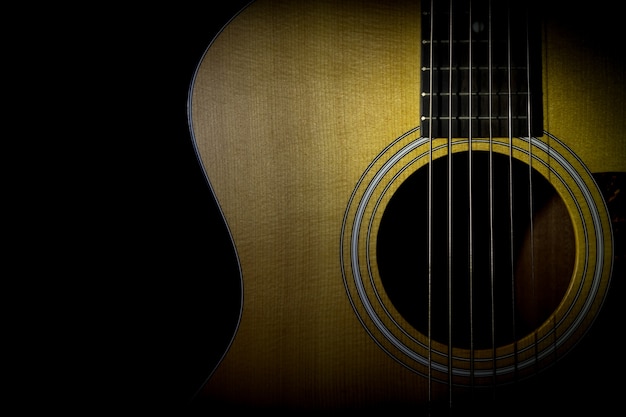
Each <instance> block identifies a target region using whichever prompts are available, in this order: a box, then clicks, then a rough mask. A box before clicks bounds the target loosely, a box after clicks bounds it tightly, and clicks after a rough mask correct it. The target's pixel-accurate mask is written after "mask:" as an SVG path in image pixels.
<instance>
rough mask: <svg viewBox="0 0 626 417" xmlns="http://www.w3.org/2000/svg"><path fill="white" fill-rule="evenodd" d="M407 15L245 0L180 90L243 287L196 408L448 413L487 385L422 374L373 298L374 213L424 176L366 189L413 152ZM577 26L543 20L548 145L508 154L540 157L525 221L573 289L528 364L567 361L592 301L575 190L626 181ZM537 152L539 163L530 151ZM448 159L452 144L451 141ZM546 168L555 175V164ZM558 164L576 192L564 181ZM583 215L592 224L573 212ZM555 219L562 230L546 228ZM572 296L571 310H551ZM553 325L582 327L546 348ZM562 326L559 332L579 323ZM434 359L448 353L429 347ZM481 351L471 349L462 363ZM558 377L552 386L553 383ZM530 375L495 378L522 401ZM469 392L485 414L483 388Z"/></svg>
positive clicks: (394, 4)
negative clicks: (445, 407) (545, 201)
mask: <svg viewBox="0 0 626 417" xmlns="http://www.w3.org/2000/svg"><path fill="white" fill-rule="evenodd" d="M420 12H421V10H420V5H419V2H415V1H400V0H398V1H389V2H379V1H367V0H345V1H331V0H312V1H307V2H294V1H288V0H286V1H285V0H268V1H265V0H259V1H256V2H253V3H251V4H250V5H249V6H247V7H246V8H245V9H243V10H242V11H241V12H240V13H239V14H238V15H237V16H236V17H234V18H233V19H232V20H231V21H230V22H229V23H228V25H226V26H225V27H224V29H223V30H222V31H221V32H220V33H219V35H218V36H217V37H216V38H215V39H214V41H213V42H212V43H211V45H210V46H209V47H208V49H207V51H206V54H205V56H204V57H203V58H202V61H201V62H200V64H199V67H198V70H197V73H196V75H195V78H194V80H193V85H192V89H191V91H190V97H189V118H190V126H191V129H192V132H193V139H194V141H195V145H196V148H197V152H198V155H199V159H200V161H201V164H202V166H203V169H204V170H205V172H206V176H207V177H208V181H209V183H210V187H211V189H212V192H213V193H214V196H215V198H216V200H217V202H218V204H219V206H220V208H221V211H222V213H223V221H224V222H225V223H226V225H227V227H228V229H229V230H230V233H231V236H232V244H233V245H234V249H235V251H236V253H237V257H238V262H239V268H240V269H239V270H240V278H241V281H242V289H243V290H242V294H241V306H242V307H241V313H240V318H239V324H238V326H237V328H236V329H233V338H232V343H231V344H230V345H229V346H228V349H227V350H226V351H225V352H224V356H223V358H222V360H221V361H220V362H219V364H217V366H216V368H215V370H214V371H213V372H212V373H211V375H210V376H209V377H208V379H207V382H206V384H205V385H204V386H203V387H202V388H201V389H200V391H199V393H198V399H200V400H201V399H203V398H204V399H208V400H210V401H214V402H216V403H219V404H225V405H230V406H235V405H237V406H241V407H251V408H256V407H267V408H284V409H300V410H308V409H319V410H332V409H349V408H361V407H373V406H385V405H399V406H405V405H406V406H416V407H419V406H422V405H424V404H427V403H437V402H442V403H447V401H448V399H449V397H450V395H452V396H453V397H454V398H466V397H467V395H469V394H468V392H470V391H471V392H472V395H474V394H473V393H475V392H477V393H478V394H476V395H478V396H479V397H480V395H482V394H480V392H481V391H480V389H477V390H476V389H473V388H476V387H479V386H482V385H485V386H487V387H489V386H490V383H491V382H490V381H492V379H493V378H491V377H490V376H489V372H490V371H489V370H490V369H491V368H490V365H489V364H488V363H487V364H486V365H484V369H483V368H481V366H482V365H480V363H478V362H477V364H476V368H475V369H476V370H477V371H481V369H483V370H482V371H481V372H483V374H481V375H483V376H482V377H479V378H477V379H476V387H474V385H473V383H472V382H471V381H470V380H469V379H468V378H466V377H465V376H463V375H465V374H463V372H462V370H463V369H474V368H469V366H470V365H467V366H468V367H467V368H465V367H464V366H465V365H462V364H456V362H459V363H460V362H462V361H463V359H464V358H469V357H474V356H472V355H473V354H472V353H470V352H469V350H468V349H467V348H463V347H462V348H458V349H457V348H454V349H452V353H453V354H452V356H454V358H455V359H454V360H453V361H452V365H453V367H454V369H458V370H459V376H457V375H456V371H455V372H453V373H452V375H450V374H449V373H448V372H447V371H446V369H447V368H446V367H447V364H448V363H449V361H448V359H446V358H431V360H432V365H431V366H430V367H429V365H428V364H427V363H426V362H424V360H425V359H427V358H428V349H427V347H425V346H428V337H427V332H426V331H425V330H420V329H419V328H415V326H412V325H411V324H410V323H408V321H407V320H405V319H404V317H403V315H402V314H400V313H399V312H398V311H396V310H395V309H394V307H393V306H394V304H393V302H391V301H390V300H389V299H387V295H386V293H385V291H384V290H383V289H381V286H380V285H379V282H380V280H381V278H380V273H379V271H378V269H377V266H376V265H377V262H376V256H377V252H376V239H375V237H376V232H377V230H378V229H379V228H381V226H380V224H381V218H382V217H383V213H384V212H385V206H386V205H387V204H389V201H390V200H391V197H392V196H393V195H394V194H395V193H396V192H398V189H399V188H400V186H401V184H402V182H403V181H404V179H406V177H408V176H409V175H410V174H411V173H413V172H415V171H416V170H417V169H418V168H419V166H424V165H425V164H426V163H425V160H422V162H419V159H418V163H417V164H416V166H415V167H411V168H407V172H406V173H405V174H402V173H401V174H399V176H398V177H397V178H396V177H394V179H391V178H390V179H384V178H383V179H377V177H376V175H377V174H378V173H382V174H384V175H386V176H392V175H396V173H397V172H399V171H402V170H403V169H405V168H406V167H408V166H409V163H408V162H403V160H400V161H398V162H395V163H393V164H392V163H390V161H393V158H392V155H396V154H399V153H401V152H403V150H404V149H408V148H407V146H410V144H411V143H417V141H419V138H420V131H419V129H417V127H418V126H420V116H421V115H422V111H421V110H423V109H420V103H421V97H420V93H421V89H420V83H421V79H420V77H421V71H420V64H419V58H420V56H421V47H422V43H421V41H420V40H421V39H422V32H421V28H420V21H421V14H420ZM580 12H581V16H584V13H585V12H584V11H582V10H581V11H580ZM572 13H573V12H572ZM580 21H581V19H574V18H573V17H571V16H559V15H558V14H555V13H546V20H545V22H544V25H543V26H542V42H543V49H542V69H543V74H542V86H543V99H542V100H543V129H544V130H545V132H546V133H545V134H544V135H543V136H542V137H540V138H538V139H537V141H536V143H527V142H524V141H522V140H520V141H519V142H520V147H521V148H524V146H526V145H528V146H529V147H530V148H533V149H536V152H537V153H538V154H539V153H541V152H544V153H545V155H544V156H542V157H540V159H539V160H538V163H537V166H538V167H539V166H541V167H543V168H541V169H539V168H538V170H539V171H540V172H541V173H542V174H543V176H544V177H545V178H547V181H548V182H550V183H551V184H552V185H553V187H554V188H555V189H556V191H557V194H558V195H559V196H561V197H560V200H562V203H563V204H560V205H558V207H557V208H555V209H554V210H553V211H552V214H548V215H546V216H547V217H541V216H539V215H538V216H537V217H536V219H535V227H536V228H538V227H540V226H541V227H545V228H550V227H557V228H561V227H563V228H565V229H568V230H570V229H571V232H569V235H568V236H570V237H569V238H568V239H566V240H568V241H571V242H572V243H571V244H570V246H571V247H570V248H569V249H566V251H568V253H571V255H568V256H569V258H568V259H570V258H571V262H570V263H571V264H572V266H571V268H570V267H568V268H566V274H569V276H573V278H571V279H570V278H568V279H566V280H565V284H559V285H561V286H562V287H563V288H564V290H563V291H564V292H565V295H564V296H563V297H562V299H563V300H564V301H559V300H561V295H558V300H557V301H556V302H555V303H554V304H551V305H553V307H554V310H555V311H556V312H555V313H554V315H550V314H548V315H547V317H548V318H547V322H552V324H547V325H545V324H543V322H542V323H540V324H539V325H538V326H537V328H538V331H537V332H535V333H534V334H535V336H536V335H537V334H539V336H541V335H544V334H545V335H547V338H548V339H550V338H551V339H550V340H555V341H558V346H557V347H555V348H554V349H551V348H550V349H548V348H546V352H547V353H546V355H547V356H548V357H549V358H548V359H549V360H551V358H555V357H558V358H559V360H560V359H561V357H563V356H564V355H565V353H568V352H569V350H576V346H575V345H577V344H578V342H579V341H580V340H581V339H583V337H584V335H585V334H586V333H587V330H588V328H590V327H591V323H592V322H593V321H594V320H595V316H596V315H597V314H598V312H599V310H600V307H601V305H602V304H603V302H604V299H605V295H606V294H607V293H608V292H609V287H610V285H609V284H610V277H611V272H612V268H613V266H612V257H613V238H612V234H611V225H610V218H609V216H608V214H607V210H606V206H605V205H604V200H603V197H602V196H601V190H599V189H598V187H597V186H596V184H595V183H594V182H593V180H591V178H592V176H591V174H590V173H597V172H624V171H626V158H625V156H626V141H625V140H624V139H623V136H622V135H623V132H625V131H626V117H624V116H625V109H624V102H625V99H626V82H625V81H624V80H625V78H626V77H624V74H625V73H624V68H625V67H624V61H623V58H622V57H620V56H618V54H617V52H615V53H613V54H611V53H606V52H607V50H608V48H606V50H604V49H600V50H598V49H597V48H594V46H593V45H592V44H591V43H590V42H588V41H586V39H587V38H585V36H584V34H581V33H580V31H577V30H576V27H575V26H574V25H575V24H577V23H575V22H580ZM590 26H591V25H586V27H590ZM593 27H595V28H597V26H593ZM597 36H598V37H599V36H600V35H597ZM437 143H438V142H437ZM497 143H499V144H504V143H505V141H504V139H503V140H501V141H497ZM544 144H545V145H546V146H547V148H544ZM425 146H427V141H426V142H423V143H420V144H419V146H417V145H416V147H415V148H414V149H413V148H411V150H410V151H408V150H407V151H406V152H407V154H406V158H408V159H415V158H414V157H413V156H412V155H413V153H412V152H418V150H419V149H420V147H422V148H424V147H425ZM481 146H483V145H479V144H477V145H476V150H481V149H482V148H481ZM503 146H504V145H502V146H500V147H503ZM455 147H457V145H455ZM553 148H554V149H556V154H554V155H553V154H550V153H549V151H547V150H546V149H553ZM424 149H425V148H424ZM498 149H499V148H498ZM463 150H467V142H466V141H465V142H463V141H461V142H459V144H458V152H463ZM483 150H484V149H483ZM453 151H454V152H457V149H456V148H455V149H454V150H453ZM442 152H443V151H442ZM497 152H498V153H501V154H506V151H505V150H497ZM444 153H445V152H444ZM559 155H562V156H564V157H563V159H564V160H565V162H558V161H556V159H557V158H556V157H557V156H559ZM574 155H575V157H574ZM516 158H517V157H516ZM520 158H521V157H520ZM408 159H407V160H408ZM544 162H546V163H545V164H544ZM385 164H387V165H388V166H389V167H390V168H389V172H388V171H386V168H384V166H385ZM418 165H419V166H418ZM570 166H571V167H573V170H574V171H575V172H578V173H580V176H572V175H570V174H567V173H565V174H563V172H569V171H567V169H569V168H567V167H570ZM551 167H553V168H551ZM566 168H567V169H566ZM559 173H560V174H559ZM557 174H558V175H561V179H559V178H557V176H558V175H557ZM403 175H404V176H403ZM567 175H570V177H571V178H569V177H567ZM385 178H386V177H385ZM578 178H579V179H580V181H582V183H583V184H582V185H580V184H579V182H580V181H578ZM577 181H578V182H577ZM577 184H578V185H577ZM577 187H578V188H579V189H580V190H579V189H578V188H577ZM568 189H573V191H571V192H570V191H568ZM587 192H588V193H589V194H590V196H589V197H588V199H587V200H586V201H585V202H583V203H582V204H580V205H577V201H578V200H580V199H583V198H585V197H584V195H583V194H584V193H587ZM577 207H578V208H577ZM580 207H582V208H580ZM589 207H591V208H590V209H588V208H589ZM563 210H565V211H563ZM577 210H579V211H577ZM593 210H596V212H597V214H593V213H592V214H587V212H592V211H593ZM548 211H549V210H548ZM563 213H565V214H567V213H570V217H571V220H569V221H567V220H566V221H565V226H554V224H555V222H558V221H559V219H560V218H562V217H563ZM577 213H580V214H577ZM565 217H566V218H567V216H566V215H565ZM568 225H569V226H568ZM588 229H591V231H589V230H588ZM535 235H536V236H535V239H536V240H537V242H538V243H536V247H535V246H533V250H535V251H537V250H539V249H538V248H540V249H541V253H544V254H545V253H552V254H553V255H554V254H556V255H555V256H556V257H557V259H556V260H555V259H552V258H551V259H552V260H551V263H552V264H557V265H558V263H559V259H561V255H560V254H559V253H560V252H559V250H562V248H560V246H561V244H560V242H561V239H560V238H559V236H558V232H553V233H552V236H553V237H552V238H544V237H540V234H539V233H536V234H535ZM540 239H543V240H541V242H542V243H539V240H540ZM542 245H543V246H542ZM550 251H552V252H550ZM541 256H543V255H541ZM541 256H539V257H541ZM537 262H539V260H538V261H537ZM368 271H369V272H368ZM589 282H591V284H589ZM590 285H591V286H592V287H593V289H591V290H589V286H590ZM538 288H539V287H538ZM541 291H542V292H545V291H547V290H546V289H541ZM537 292H539V290H537ZM581 292H582V293H583V295H582V296H581V297H582V298H581V300H582V301H580V303H581V304H585V305H586V306H579V305H578V304H577V303H578V301H576V300H574V298H571V300H574V301H568V300H570V298H569V297H575V296H576V293H578V294H580V293H581ZM585 292H590V294H587V295H585ZM559 294H560V293H559ZM568 309H569V310H574V312H575V313H576V314H579V315H580V319H581V321H582V322H583V324H581V325H580V327H579V328H578V327H577V328H575V329H574V330H572V332H573V333H574V334H573V335H572V336H571V337H570V336H568V337H567V338H566V337H565V336H563V338H562V339H561V336H560V333H558V330H557V331H555V333H554V334H553V333H551V332H552V330H550V328H551V327H550V326H552V327H556V326H555V325H554V322H558V321H559V320H561V318H562V317H565V316H566V315H567V314H569V313H567V311H566V310H568ZM569 310H568V311H569ZM379 317H380V323H379V322H378V321H377V320H378V319H377V318H379ZM572 317H574V318H572V319H570V318H567V317H566V318H565V319H564V320H565V321H568V320H569V321H575V320H577V317H578V316H576V315H575V314H574V316H572ZM217 319H219V318H217ZM568 326H569V325H568V324H563V328H564V329H571V327H568ZM208 327H209V328H207V329H204V330H206V331H207V332H210V331H211V329H210V326H208ZM200 331H202V330H200ZM387 332H388V333H389V334H386V333H387ZM516 340H519V343H517V342H515V343H513V342H511V343H509V342H505V343H503V345H502V347H501V349H500V348H499V350H497V352H496V356H497V357H498V358H501V359H498V360H497V362H498V363H497V366H498V367H500V366H501V367H503V368H502V369H504V367H506V366H509V368H510V367H515V365H516V364H517V363H518V362H517V361H519V363H520V364H521V363H524V361H525V360H526V359H525V357H524V358H523V357H521V356H523V355H524V353H520V358H519V359H511V357H513V356H515V354H516V352H517V351H519V352H522V351H523V349H524V346H527V345H528V343H531V342H528V341H527V338H525V335H520V336H519V337H518V338H517V339H516ZM546 343H548V344H549V343H550V342H546ZM432 349H435V350H434V351H435V352H443V353H445V352H447V347H446V343H445V341H444V342H442V341H437V342H436V343H434V344H433V345H432ZM541 349H543V347H539V348H538V349H535V350H539V351H541ZM407 352H408V353H407ZM489 352H491V349H482V348H481V349H477V350H476V352H475V353H476V358H480V357H482V356H489ZM481 355H482V356H481ZM511 355H513V356H511ZM528 355H531V356H532V354H531V353H529V354H528ZM440 356H441V355H440ZM567 356H569V354H568V355H567ZM505 357H507V358H509V359H505ZM507 360H508V361H509V363H508V365H506V364H505V363H504V362H506V361H507ZM593 360H597V358H594V359H593ZM455 361H456V362H455ZM541 361H543V359H541V360H539V362H541ZM481 363H482V362H481ZM560 363H561V362H557V366H556V367H555V368H556V369H561V368H564V367H565V366H561V365H559V364H560ZM569 364H570V365H571V363H569ZM544 368H545V369H552V367H548V366H543V365H537V366H535V365H532V366H528V367H527V368H525V369H520V372H519V373H515V375H519V377H520V378H519V381H520V382H517V380H518V378H517V376H515V375H513V373H511V375H510V376H508V377H507V376H506V375H504V376H502V378H501V377H500V376H498V377H497V378H495V380H494V381H495V382H496V383H500V382H502V385H503V386H507V387H508V386H511V387H515V386H520V387H521V386H524V384H527V383H526V382H524V381H526V380H532V379H533V375H532V374H534V373H537V372H539V373H544V372H541V371H543V370H544ZM498 369H500V368H498ZM507 369H508V368H507ZM555 372H556V371H555ZM461 374H463V375H461ZM477 375H478V373H477ZM449 376H450V377H451V379H452V380H453V381H454V384H453V385H451V384H448V383H447V382H446V381H447V380H448V377H449ZM537 378H540V376H538V377H537ZM457 383H458V384H457ZM581 384H594V381H581ZM457 385H458V386H457ZM451 386H454V388H453V389H451ZM514 389H515V388H511V391H514ZM486 391H487V392H488V394H485V397H486V398H492V397H493V390H492V389H490V388H487V390H486ZM457 393H458V394H457Z"/></svg>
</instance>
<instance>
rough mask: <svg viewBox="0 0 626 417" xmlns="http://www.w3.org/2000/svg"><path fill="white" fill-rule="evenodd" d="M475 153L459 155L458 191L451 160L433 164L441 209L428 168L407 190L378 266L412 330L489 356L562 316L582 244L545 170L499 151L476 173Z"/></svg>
mask: <svg viewBox="0 0 626 417" xmlns="http://www.w3.org/2000/svg"><path fill="white" fill-rule="evenodd" d="M468 155H469V154H468V153H467V152H458V153H454V154H453V156H452V182H451V184H452V188H451V192H449V191H448V188H449V187H448V157H441V158H438V159H435V160H434V161H433V164H432V177H431V178H432V179H431V181H432V203H429V199H428V183H429V174H428V168H427V167H422V168H420V169H418V170H417V171H415V172H414V173H413V174H412V175H411V176H409V177H408V178H407V179H406V180H405V181H404V182H403V183H402V184H401V185H400V186H399V187H398V189H397V190H396V192H395V193H394V194H393V196H392V197H391V199H390V201H389V203H388V205H387V207H386V208H385V210H384V212H383V216H382V218H381V223H380V227H379V231H378V235H377V264H378V270H379V273H380V278H381V281H382V284H383V287H384V291H385V293H386V294H387V296H388V297H389V300H390V302H391V303H392V304H393V306H394V307H395V309H396V310H397V311H398V312H399V313H400V315H401V316H402V317H403V318H404V319H405V320H406V321H407V322H408V323H409V325H411V326H412V327H414V328H415V329H416V330H417V331H419V332H421V333H422V334H424V335H429V334H430V337H431V338H432V340H434V341H437V342H441V343H443V344H446V345H447V344H450V343H451V344H452V346H454V347H460V348H470V347H471V346H473V347H474V348H475V349H488V348H490V347H493V346H502V345H505V344H509V343H512V342H514V341H515V340H519V339H520V338H521V337H523V336H525V335H528V334H529V333H531V332H533V331H534V330H535V329H537V328H538V326H540V325H541V324H542V323H543V322H545V321H546V320H547V319H548V318H549V317H550V315H551V314H552V313H553V312H554V311H555V310H556V308H557V306H558V305H559V303H560V302H561V300H562V299H563V297H564V295H565V293H566V291H567V288H568V285H569V282H570V280H571V277H572V273H573V269H574V260H575V259H574V258H575V239H574V231H573V227H572V222H571V219H570V217H569V214H568V211H567V208H566V206H565V204H564V202H563V200H562V199H561V198H560V196H559V195H558V193H557V192H556V190H555V189H554V187H553V186H552V185H551V184H550V183H549V182H548V180H547V179H546V178H545V177H543V176H542V175H541V174H540V173H539V172H537V171H535V170H534V169H529V165H527V164H526V163H523V162H521V161H519V160H516V159H510V158H509V157H508V156H507V155H503V154H499V153H494V154H493V160H492V161H493V164H492V168H490V164H489V153H488V152H484V151H475V152H473V153H472V162H473V163H472V168H473V169H472V175H471V176H470V175H469V171H468V163H469V159H468ZM490 169H491V170H492V172H493V176H492V182H490V175H489V172H490ZM509 172H511V173H512V175H509ZM470 177H471V179H472V184H471V187H470V184H469V179H470ZM470 190H471V191H470ZM470 197H471V198H470ZM470 202H471V207H472V210H471V215H470ZM431 204H432V218H431V222H432V223H431V227H432V229H431V233H430V238H429V233H428V230H429V216H428V211H429V206H430V205H431ZM449 213H451V219H452V221H451V228H449V226H448V224H449V221H448V220H449V219H448V214H449ZM491 225H493V227H492V226H491ZM531 225H532V233H531ZM470 226H471V227H470ZM429 241H430V242H429ZM429 248H430V253H431V265H432V269H431V274H430V275H429V272H428V271H429V255H428V254H429ZM429 287H430V294H431V296H430V297H429ZM429 317H430V320H429ZM429 321H430V326H429ZM429 327H430V332H429Z"/></svg>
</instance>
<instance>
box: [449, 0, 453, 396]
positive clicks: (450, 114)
mask: <svg viewBox="0 0 626 417" xmlns="http://www.w3.org/2000/svg"><path fill="white" fill-rule="evenodd" d="M448 12H449V19H448V20H449V22H448V26H449V28H448V53H449V56H448V58H449V66H448V92H449V95H448V402H449V406H450V408H452V391H453V390H452V382H453V381H452V365H453V364H452V291H453V288H452V255H453V254H452V64H453V61H452V58H453V45H454V44H453V41H454V40H453V35H454V24H453V23H454V22H453V13H454V6H453V0H450V4H449V10H448Z"/></svg>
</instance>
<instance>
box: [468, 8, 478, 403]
mask: <svg viewBox="0 0 626 417" xmlns="http://www.w3.org/2000/svg"><path fill="white" fill-rule="evenodd" d="M472 10H473V9H472V0H470V1H469V13H468V38H469V39H468V41H469V42H468V60H469V62H468V68H469V74H468V83H467V85H468V95H467V97H468V113H469V118H468V120H469V122H468V155H467V157H468V168H467V170H468V173H467V175H468V187H469V193H468V194H469V196H468V217H469V230H468V233H469V239H468V240H469V241H468V246H469V247H468V252H469V253H468V258H469V259H468V263H469V264H468V274H469V277H468V279H469V324H470V326H469V327H470V328H469V337H470V389H471V391H472V392H473V391H474V258H473V254H474V236H473V232H474V230H473V222H474V212H473V200H472V194H473V177H472V171H473V165H472V164H473V161H472V159H473V158H472V156H473V155H472V135H473V131H472V120H473V119H472V116H473V112H472V110H473V107H472V81H473V77H472V73H473V72H474V71H473V68H472V64H473V60H472V58H473V56H472V53H473V48H472V43H473V35H472V32H473V30H474V28H473V18H474V16H473V13H472ZM476 30H479V28H476Z"/></svg>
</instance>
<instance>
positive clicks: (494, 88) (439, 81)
mask: <svg viewBox="0 0 626 417" xmlns="http://www.w3.org/2000/svg"><path fill="white" fill-rule="evenodd" d="M425 3H429V2H425ZM504 3H505V2H492V7H496V8H502V7H505V6H504V5H503V4H504ZM471 4H472V10H471V13H472V21H473V23H472V24H471V36H470V22H469V12H470V11H469V5H470V2H469V1H463V0H458V1H455V2H454V3H453V10H452V16H451V15H450V12H449V10H447V7H448V3H447V2H435V10H434V11H433V22H434V24H433V28H432V33H431V27H430V20H431V15H430V14H431V11H430V10H428V7H429V6H430V5H429V4H426V6H425V10H424V12H423V19H422V20H423V21H422V39H423V40H422V57H421V60H422V62H421V70H422V74H421V85H422V91H421V97H422V102H421V108H422V115H421V116H422V125H421V129H422V132H423V134H424V135H425V136H432V137H447V136H449V132H448V129H449V120H453V124H452V129H453V131H452V136H455V137H466V136H467V135H469V126H470V125H469V123H470V121H471V123H472V125H471V126H472V135H473V136H474V137H487V136H488V135H489V134H492V135H493V136H508V135H509V130H511V134H512V135H513V136H528V133H529V132H528V129H529V123H528V120H529V117H530V121H531V124H530V129H531V131H530V133H531V135H541V132H542V129H543V126H542V120H543V118H542V112H543V109H542V98H541V94H542V93H541V78H540V74H541V55H540V41H541V39H540V38H539V37H537V36H535V35H532V36H531V35H527V30H530V32H529V33H538V31H537V30H535V29H534V25H535V24H536V22H534V21H530V22H529V23H528V25H527V24H526V19H525V17H524V16H525V11H523V10H512V11H511V16H512V19H510V22H511V23H510V24H511V27H510V28H509V27H507V25H508V24H509V23H508V22H509V20H508V19H506V18H505V19H502V18H500V19H492V22H491V26H492V27H491V28H489V19H488V3H487V2H486V1H480V0H474V1H473V2H471ZM506 13H507V12H506V10H501V9H498V10H496V11H494V14H493V15H494V16H496V15H497V16H503V15H504V16H506ZM529 16H532V13H530V14H529ZM451 18H452V39H450V19H451ZM490 34H491V37H490ZM431 36H432V42H431ZM431 49H432V57H433V62H430V57H431ZM470 51H471V54H470ZM451 52H452V61H450V55H451V54H450V53H451ZM529 57H530V60H529ZM470 80H471V83H470ZM431 82H432V89H433V91H432V92H431V91H430V86H431ZM529 87H530V88H529ZM470 101H471V106H470ZM529 104H530V106H529ZM450 107H451V111H452V115H449V114H448V113H450ZM529 107H530V108H531V109H532V114H531V115H528V114H527V112H528V108H529ZM470 108H471V110H472V115H470V114H469V110H470ZM489 112H491V114H489ZM431 113H432V114H431ZM507 118H510V119H511V123H510V124H509V123H506V119H507ZM490 124H491V125H490ZM431 125H432V128H433V132H432V135H431V132H430V126H431ZM490 127H491V129H490Z"/></svg>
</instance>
